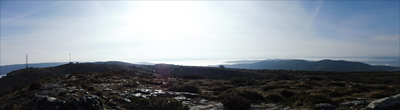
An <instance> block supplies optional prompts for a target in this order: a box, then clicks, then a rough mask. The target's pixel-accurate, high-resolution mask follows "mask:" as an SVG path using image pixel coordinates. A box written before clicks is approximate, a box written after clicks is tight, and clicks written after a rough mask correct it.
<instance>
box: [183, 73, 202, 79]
mask: <svg viewBox="0 0 400 110" xmlns="http://www.w3.org/2000/svg"><path fill="white" fill-rule="evenodd" d="M183 78H185V79H203V76H201V75H197V74H193V75H183Z"/></svg>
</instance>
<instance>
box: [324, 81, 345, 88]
mask: <svg viewBox="0 0 400 110" xmlns="http://www.w3.org/2000/svg"><path fill="white" fill-rule="evenodd" d="M327 86H330V87H335V86H336V87H345V86H346V84H345V83H341V82H330V83H328V84H327Z"/></svg>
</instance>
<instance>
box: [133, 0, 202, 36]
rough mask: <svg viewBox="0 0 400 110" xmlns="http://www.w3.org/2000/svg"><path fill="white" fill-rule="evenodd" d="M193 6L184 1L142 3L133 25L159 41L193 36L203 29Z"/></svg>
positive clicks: (191, 3)
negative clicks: (188, 35)
mask: <svg viewBox="0 0 400 110" xmlns="http://www.w3.org/2000/svg"><path fill="white" fill-rule="evenodd" d="M193 6H195V5H194V3H193V2H183V1H168V2H160V1H157V2H154V1H151V2H148V1H145V2H140V5H139V8H137V10H138V14H136V15H134V17H133V18H134V19H135V22H134V23H132V24H131V25H133V26H134V27H137V28H136V29H139V30H140V31H141V32H145V33H146V35H147V37H152V38H155V39H159V40H160V39H171V38H176V37H179V36H182V35H187V34H193V33H196V32H198V31H199V30H200V28H201V27H200V23H199V21H198V19H197V17H196V13H195V10H194V7H193Z"/></svg>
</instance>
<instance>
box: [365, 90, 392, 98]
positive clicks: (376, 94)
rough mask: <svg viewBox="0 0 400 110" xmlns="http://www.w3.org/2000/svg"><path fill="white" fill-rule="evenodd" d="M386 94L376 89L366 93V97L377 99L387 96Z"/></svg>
mask: <svg viewBox="0 0 400 110" xmlns="http://www.w3.org/2000/svg"><path fill="white" fill-rule="evenodd" d="M387 96H388V95H387V94H386V93H385V92H382V91H376V92H373V93H370V94H368V95H367V97H368V98H373V99H379V98H384V97H387Z"/></svg>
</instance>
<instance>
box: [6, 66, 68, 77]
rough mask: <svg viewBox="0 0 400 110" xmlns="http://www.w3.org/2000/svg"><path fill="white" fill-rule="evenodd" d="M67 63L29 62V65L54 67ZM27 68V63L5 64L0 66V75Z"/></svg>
mask: <svg viewBox="0 0 400 110" xmlns="http://www.w3.org/2000/svg"><path fill="white" fill-rule="evenodd" d="M62 64H66V63H34V64H29V67H33V68H44V67H53V66H58V65H62ZM23 68H26V64H16V65H5V66H0V75H6V74H7V73H10V72H11V71H14V70H19V69H23Z"/></svg>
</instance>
